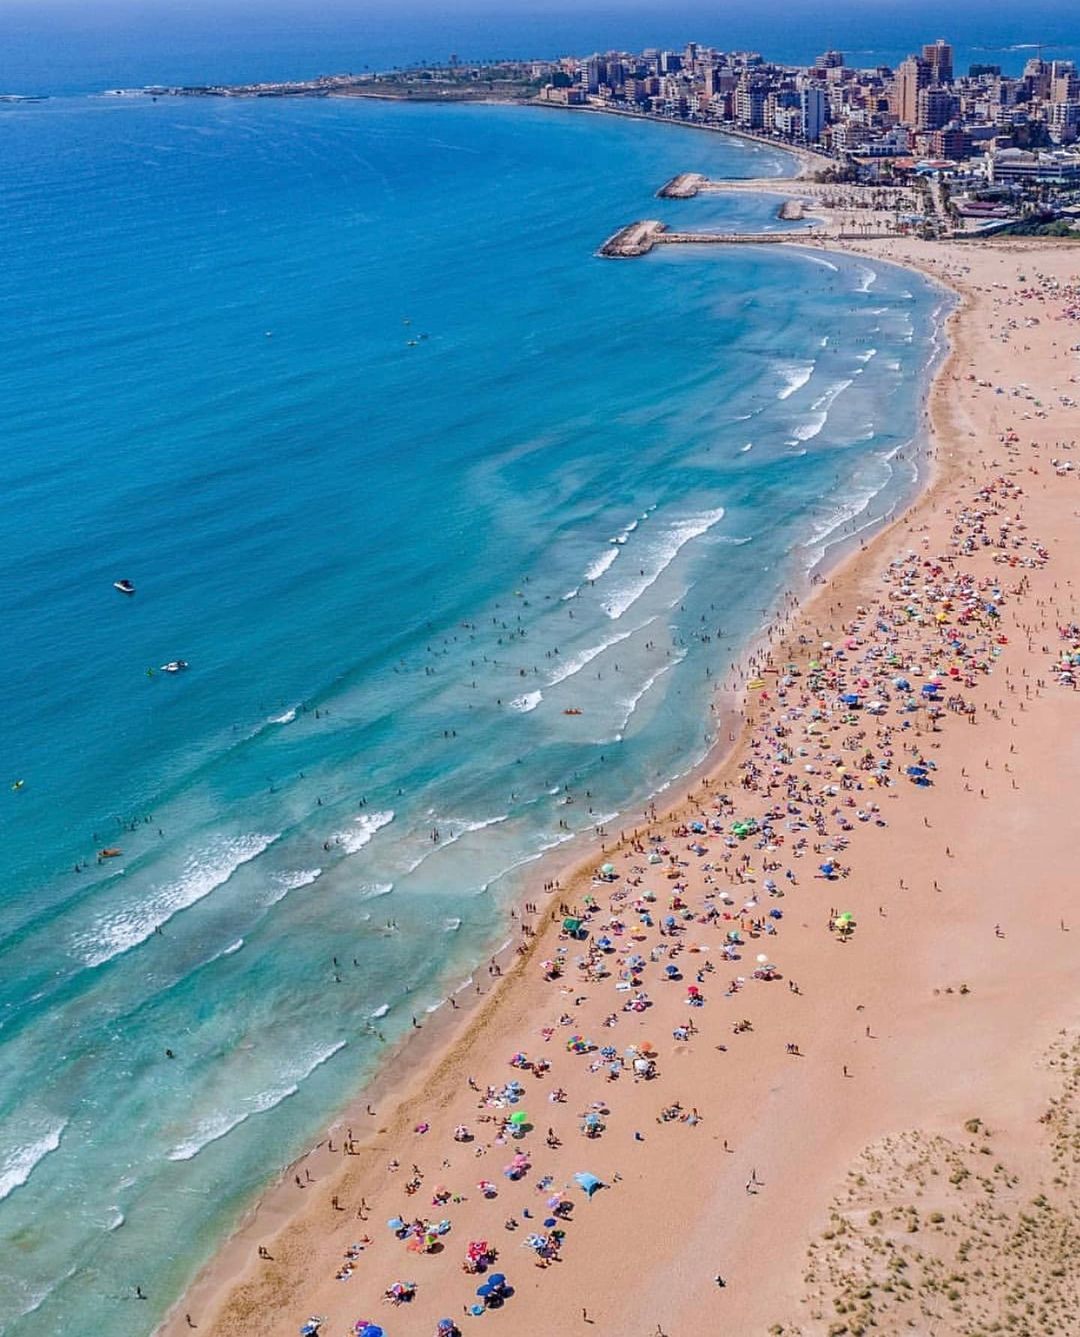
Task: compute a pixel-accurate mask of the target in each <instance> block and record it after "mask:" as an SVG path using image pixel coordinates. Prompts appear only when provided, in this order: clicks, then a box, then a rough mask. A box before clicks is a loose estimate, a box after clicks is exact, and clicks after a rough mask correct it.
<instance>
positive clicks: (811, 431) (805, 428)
mask: <svg viewBox="0 0 1080 1337" xmlns="http://www.w3.org/2000/svg"><path fill="white" fill-rule="evenodd" d="M828 420H829V414H828V412H827V411H825V412H822V413H815V414H813V416H812V417H809V418H807V420H806V421H805V422H803V423H800V424H799V426H798V427H796V428H795V431H794V432H793V433H792V436H793V438H794V440H796V441H812V440H813V439H814V437H815V436H817V434H818V433H819V432H820V431H821V429H822V428H823V427H824V426H825V424H826V423H827V422H828Z"/></svg>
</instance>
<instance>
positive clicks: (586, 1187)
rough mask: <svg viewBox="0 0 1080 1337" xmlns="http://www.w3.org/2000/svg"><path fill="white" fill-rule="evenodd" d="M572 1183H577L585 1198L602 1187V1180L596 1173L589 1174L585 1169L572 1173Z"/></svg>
mask: <svg viewBox="0 0 1080 1337" xmlns="http://www.w3.org/2000/svg"><path fill="white" fill-rule="evenodd" d="M574 1183H575V1184H577V1186H578V1188H580V1189H581V1190H582V1191H583V1192H584V1194H585V1196H586V1197H587V1198H591V1197H592V1195H593V1194H594V1193H595V1192H596V1190H597V1189H598V1188H604V1187H605V1185H604V1181H603V1180H602V1179H598V1178H597V1177H596V1175H592V1174H589V1173H588V1171H586V1170H579V1171H578V1172H577V1174H575V1175H574Z"/></svg>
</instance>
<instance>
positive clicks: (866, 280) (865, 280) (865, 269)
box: [855, 265, 878, 292]
mask: <svg viewBox="0 0 1080 1337" xmlns="http://www.w3.org/2000/svg"><path fill="white" fill-rule="evenodd" d="M877 279H878V276H877V270H876V269H870V268H869V266H867V265H860V266H859V286H858V287H857V288H856V289H855V291H856V292H869V291H870V289H871V288H872V287H873V286H874V284H875V283H876V282H877Z"/></svg>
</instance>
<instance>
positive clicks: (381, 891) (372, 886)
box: [360, 882, 394, 901]
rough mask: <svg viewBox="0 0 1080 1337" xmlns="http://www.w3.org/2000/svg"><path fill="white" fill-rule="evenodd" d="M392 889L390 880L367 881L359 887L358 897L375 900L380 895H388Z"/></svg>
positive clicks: (392, 885)
mask: <svg viewBox="0 0 1080 1337" xmlns="http://www.w3.org/2000/svg"><path fill="white" fill-rule="evenodd" d="M393 890H394V884H393V883H392V882H372V883H367V884H365V885H364V886H362V887H361V888H360V899H361V900H365V901H376V900H378V899H379V897H380V896H389V895H390V893H391V892H392V891H393Z"/></svg>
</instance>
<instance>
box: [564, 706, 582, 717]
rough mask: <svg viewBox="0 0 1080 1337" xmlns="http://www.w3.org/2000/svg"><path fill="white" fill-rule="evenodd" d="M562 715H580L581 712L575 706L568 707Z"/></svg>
mask: <svg viewBox="0 0 1080 1337" xmlns="http://www.w3.org/2000/svg"><path fill="white" fill-rule="evenodd" d="M563 714H564V715H580V714H581V711H580V710H579V709H578V708H577V706H570V707H569V708H568V709H566V710H564V711H563Z"/></svg>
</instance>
